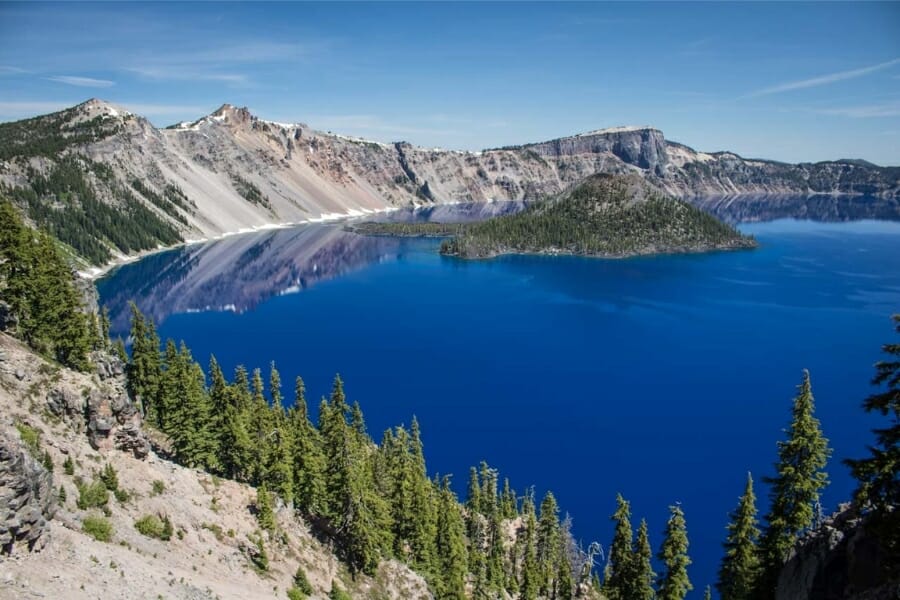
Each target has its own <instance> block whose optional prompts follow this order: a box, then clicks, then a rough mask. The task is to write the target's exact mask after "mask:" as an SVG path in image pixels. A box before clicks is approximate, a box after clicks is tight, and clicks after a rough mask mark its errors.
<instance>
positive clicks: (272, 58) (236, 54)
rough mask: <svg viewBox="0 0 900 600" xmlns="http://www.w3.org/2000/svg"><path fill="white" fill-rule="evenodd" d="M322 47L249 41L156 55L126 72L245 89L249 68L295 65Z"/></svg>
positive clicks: (248, 79)
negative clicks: (290, 62)
mask: <svg viewBox="0 0 900 600" xmlns="http://www.w3.org/2000/svg"><path fill="white" fill-rule="evenodd" d="M322 47H323V46H322V44H297V43H281V42H259V41H247V42H241V43H236V44H232V45H230V46H223V47H217V48H193V49H190V50H187V49H181V50H178V51H174V52H169V53H160V52H154V53H153V54H152V55H149V56H147V57H146V58H141V59H139V63H140V64H139V65H137V66H136V65H134V64H132V65H126V66H124V67H122V70H124V71H126V72H129V73H133V74H136V75H138V76H139V77H143V78H145V79H150V80H154V81H206V82H212V83H223V84H226V85H230V86H234V87H244V86H248V85H250V83H251V80H250V77H249V76H248V75H246V74H245V73H243V72H241V71H242V70H243V68H244V67H247V66H248V65H257V64H261V63H279V62H287V61H295V60H300V59H303V58H306V57H308V56H311V55H312V54H314V53H315V52H318V51H319V50H320V49H321V48H322Z"/></svg>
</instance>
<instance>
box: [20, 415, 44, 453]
mask: <svg viewBox="0 0 900 600" xmlns="http://www.w3.org/2000/svg"><path fill="white" fill-rule="evenodd" d="M16 429H18V430H19V436H20V437H21V438H22V442H23V443H24V444H25V446H27V447H28V451H29V452H31V455H32V456H34V457H35V458H43V457H41V454H40V450H41V434H40V432H39V431H38V430H37V429H35V428H34V427H30V426H28V425H26V424H25V423H17V424H16Z"/></svg>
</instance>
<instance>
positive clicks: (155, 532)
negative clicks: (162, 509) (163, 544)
mask: <svg viewBox="0 0 900 600" xmlns="http://www.w3.org/2000/svg"><path fill="white" fill-rule="evenodd" d="M134 528H135V529H137V530H138V531H139V532H140V533H141V534H142V535H145V536H147V537H150V538H156V539H158V540H163V541H168V540H170V539H171V538H172V522H171V521H170V520H169V517H168V516H166V517H163V518H162V519H160V518H159V517H157V516H156V515H144V516H143V517H141V518H140V519H138V520H137V521H135V522H134Z"/></svg>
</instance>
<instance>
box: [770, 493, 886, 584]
mask: <svg viewBox="0 0 900 600" xmlns="http://www.w3.org/2000/svg"><path fill="white" fill-rule="evenodd" d="M866 524H867V520H866V518H865V516H861V515H860V514H859V511H858V510H857V509H856V508H854V507H853V506H852V505H850V504H844V505H842V506H841V507H840V509H839V510H838V512H837V513H835V514H834V515H833V516H831V517H829V518H827V519H825V520H824V522H823V523H822V524H821V525H820V526H819V527H818V528H817V529H816V530H815V531H813V532H811V533H809V534H808V535H807V536H806V537H805V538H803V539H801V540H800V541H799V542H798V543H797V545H796V547H795V548H794V551H793V553H792V554H791V557H790V558H789V559H788V561H787V563H786V564H785V565H784V568H783V569H782V571H781V574H780V576H779V578H778V587H777V589H776V592H775V600H844V599H851V600H895V599H896V598H898V597H900V583H897V582H894V583H890V582H888V581H886V580H885V577H884V576H883V572H884V566H885V561H886V560H887V554H886V552H885V550H884V549H883V548H882V547H881V544H880V543H879V541H878V538H877V537H876V536H874V535H872V533H871V532H869V531H868V528H867V527H866Z"/></svg>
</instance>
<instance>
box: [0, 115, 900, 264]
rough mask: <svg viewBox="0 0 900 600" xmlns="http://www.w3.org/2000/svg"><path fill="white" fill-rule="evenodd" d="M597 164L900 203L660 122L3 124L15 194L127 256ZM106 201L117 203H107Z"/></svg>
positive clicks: (865, 168)
mask: <svg viewBox="0 0 900 600" xmlns="http://www.w3.org/2000/svg"><path fill="white" fill-rule="evenodd" d="M596 173H611V174H618V173H637V174H640V175H642V176H644V177H646V178H648V179H649V180H651V181H652V182H653V183H654V184H655V185H657V186H658V187H660V188H662V189H664V190H665V191H666V192H668V193H670V194H673V195H675V196H679V197H699V196H707V195H711V194H714V195H719V196H721V195H733V194H808V193H821V194H870V195H877V196H880V197H883V198H886V199H889V201H891V202H894V203H895V204H896V198H897V197H898V196H900V168H881V167H876V166H874V165H870V164H868V163H863V162H861V161H837V162H828V163H816V164H800V165H789V164H783V163H776V162H770V161H761V160H747V159H743V158H741V157H739V156H737V155H735V154H732V153H727V152H721V153H715V154H709V153H704V152H698V151H696V150H693V149H691V148H689V147H687V146H683V145H681V144H677V143H674V142H670V141H667V140H666V139H665V137H664V136H663V133H662V132H661V131H659V130H657V129H653V128H650V127H618V128H613V129H604V130H598V131H592V132H589V133H585V134H581V135H575V136H569V137H563V138H559V139H555V140H551V141H547V142H540V143H535V144H527V145H523V146H515V147H506V148H499V149H494V150H485V151H482V152H456V151H448V150H440V149H426V148H419V147H415V146H412V145H410V144H406V143H402V142H400V143H395V144H382V143H377V142H372V141H367V140H360V139H355V138H349V137H344V136H339V135H333V134H330V133H323V132H320V131H316V130H314V129H312V128H310V127H308V126H307V125H304V124H286V123H275V122H271V121H266V120H263V119H260V118H258V117H257V116H255V115H253V114H252V113H251V112H250V111H249V110H247V109H246V108H236V107H234V106H231V105H228V104H226V105H223V106H222V107H221V108H219V109H218V110H217V111H215V112H214V113H212V114H210V115H208V116H206V117H203V118H201V119H198V120H197V121H194V122H190V123H187V122H186V123H180V124H178V125H176V126H173V127H170V128H167V129H157V128H155V127H154V126H153V125H152V124H150V122H149V121H147V120H146V119H144V118H143V117H141V116H139V115H135V114H132V113H129V112H128V111H125V110H123V109H121V108H118V107H116V106H113V105H111V104H108V103H106V102H102V101H99V100H90V101H88V102H85V103H83V104H80V105H78V106H76V107H73V108H71V109H68V110H66V111H62V112H59V113H54V114H52V115H46V116H44V117H38V118H35V119H29V120H25V121H19V122H16V123H7V124H0V184H3V186H4V187H5V195H9V196H11V197H12V198H13V199H14V200H15V201H16V202H17V203H18V204H20V205H22V206H23V207H25V208H27V211H28V213H29V215H30V216H31V218H32V219H33V220H34V221H36V222H37V223H38V224H40V225H45V226H47V227H49V228H50V229H51V230H52V231H54V233H56V234H57V236H58V237H60V239H62V240H63V241H65V242H66V243H68V244H70V245H72V246H73V247H75V248H76V250H77V251H78V252H79V253H80V254H81V255H82V256H86V257H87V258H88V259H89V260H90V262H93V263H94V264H98V263H104V262H107V261H108V260H109V259H110V258H112V254H115V253H121V254H134V253H136V252H137V251H140V250H147V249H151V248H153V247H155V246H156V245H158V244H160V245H169V244H171V243H173V241H177V240H178V239H182V240H185V239H193V238H200V237H213V236H216V235H219V234H221V233H224V232H233V231H239V230H246V229H251V228H260V227H265V226H267V225H272V224H276V223H299V222H308V221H316V220H321V219H327V218H333V217H337V216H347V215H351V216H352V215H363V214H367V213H371V212H374V211H382V210H387V209H390V208H395V207H399V206H409V205H422V204H441V203H448V202H482V201H485V200H490V199H499V200H521V199H536V198H540V197H544V196H548V195H553V194H557V193H559V192H560V191H563V190H565V189H568V188H569V187H571V186H572V185H574V184H575V183H577V182H579V181H581V180H583V179H585V178H586V177H588V176H590V175H594V174H596ZM104 207H109V208H111V212H110V213H109V214H100V213H102V212H103V211H104V210H105V209H104ZM157 221H158V222H157ZM98 225H99V226H100V227H101V229H100V230H99V231H95V230H94V229H96V228H97V227H98ZM104 227H105V229H104ZM123 231H124V232H126V233H125V234H122V233H121V232H123ZM98 245H99V246H100V249H98V248H97V246H98ZM103 247H108V248H109V250H110V251H111V252H112V254H110V253H109V252H104V251H103V250H102V248H103Z"/></svg>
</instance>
